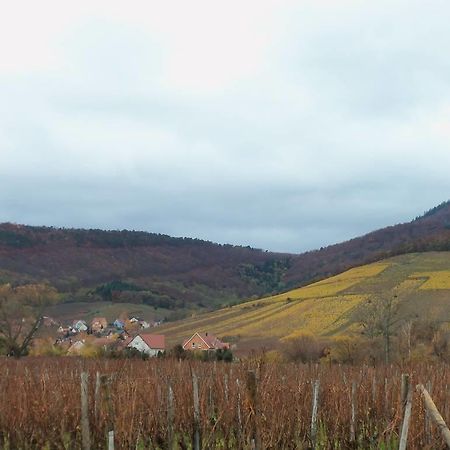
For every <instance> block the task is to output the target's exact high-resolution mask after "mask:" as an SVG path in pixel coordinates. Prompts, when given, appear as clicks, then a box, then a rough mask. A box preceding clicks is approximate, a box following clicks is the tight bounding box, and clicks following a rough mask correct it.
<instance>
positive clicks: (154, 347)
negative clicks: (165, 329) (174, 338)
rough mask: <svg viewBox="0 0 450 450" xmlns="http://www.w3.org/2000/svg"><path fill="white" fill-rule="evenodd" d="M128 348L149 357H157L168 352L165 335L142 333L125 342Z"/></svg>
mask: <svg viewBox="0 0 450 450" xmlns="http://www.w3.org/2000/svg"><path fill="white" fill-rule="evenodd" d="M125 346H126V347H127V348H134V349H136V350H138V351H140V352H142V353H145V354H147V355H149V356H157V355H158V353H160V352H161V353H163V352H164V351H165V350H166V337H165V336H164V335H163V334H147V333H140V334H137V335H136V336H134V337H132V338H129V339H127V341H125Z"/></svg>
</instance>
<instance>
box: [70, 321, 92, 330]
mask: <svg viewBox="0 0 450 450" xmlns="http://www.w3.org/2000/svg"><path fill="white" fill-rule="evenodd" d="M72 329H73V330H75V331H77V332H78V333H79V332H80V331H87V330H88V326H87V323H86V322H85V321H84V320H74V321H73V323H72Z"/></svg>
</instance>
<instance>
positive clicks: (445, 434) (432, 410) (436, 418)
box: [416, 384, 450, 448]
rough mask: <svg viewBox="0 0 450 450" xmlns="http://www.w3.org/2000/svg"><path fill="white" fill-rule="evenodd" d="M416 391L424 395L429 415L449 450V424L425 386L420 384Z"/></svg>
mask: <svg viewBox="0 0 450 450" xmlns="http://www.w3.org/2000/svg"><path fill="white" fill-rule="evenodd" d="M416 389H417V390H418V391H419V392H420V393H421V394H422V397H423V401H424V404H425V408H426V410H427V412H428V414H429V415H430V417H431V419H432V420H433V422H434V423H435V425H436V426H437V427H438V429H439V431H440V432H441V434H442V438H443V439H444V441H445V444H446V445H447V448H450V430H449V429H448V427H447V424H446V423H445V421H444V419H443V418H442V416H441V414H440V413H439V410H438V409H437V408H436V405H435V404H434V402H433V399H432V398H431V397H430V394H429V393H428V391H427V390H426V389H425V388H424V386H423V384H418V385H417V387H416Z"/></svg>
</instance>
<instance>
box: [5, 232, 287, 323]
mask: <svg viewBox="0 0 450 450" xmlns="http://www.w3.org/2000/svg"><path fill="white" fill-rule="evenodd" d="M290 259H291V255H287V254H281V253H280V254H277V253H269V252H264V251H262V250H256V249H252V248H250V247H239V246H233V245H219V244H214V243H212V242H206V241H201V240H199V239H188V238H173V237H170V236H166V235H161V234H154V233H145V232H137V231H126V230H123V231H103V230H77V229H57V228H51V227H30V226H23V225H15V224H2V225H0V283H1V282H13V283H30V282H42V281H46V282H49V283H51V284H52V285H54V286H55V287H56V288H57V289H58V290H59V291H60V292H62V293H63V296H64V301H65V302H70V303H78V304H79V303H80V302H89V303H96V302H99V301H104V302H108V303H109V302H114V303H120V304H127V303H128V304H143V305H147V306H151V307H154V308H157V309H158V310H159V311H161V310H165V311H168V312H169V313H170V312H172V313H175V315H176V314H178V313H179V312H180V311H182V312H183V311H186V310H190V309H208V308H215V307H217V306H219V305H221V304H228V303H230V302H236V301H239V300H240V299H242V298H248V297H250V296H252V295H262V294H264V293H267V292H272V291H277V290H279V289H280V288H282V287H283V286H284V285H283V281H282V278H283V276H284V274H285V273H286V271H287V269H288V267H289V265H290ZM169 315H170V314H169Z"/></svg>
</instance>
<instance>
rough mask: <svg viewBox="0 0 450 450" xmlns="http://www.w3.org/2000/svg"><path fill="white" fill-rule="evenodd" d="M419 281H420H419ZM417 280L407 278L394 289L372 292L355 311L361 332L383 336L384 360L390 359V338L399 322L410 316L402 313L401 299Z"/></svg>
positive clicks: (371, 336)
mask: <svg viewBox="0 0 450 450" xmlns="http://www.w3.org/2000/svg"><path fill="white" fill-rule="evenodd" d="M419 282H420V281H419ZM417 284H418V281H417V280H407V281H404V282H403V283H401V284H400V285H398V286H397V287H395V288H394V289H391V290H388V291H385V292H379V293H376V294H373V295H372V296H371V297H370V299H369V300H367V302H364V304H363V305H362V307H361V308H360V309H359V311H358V312H357V319H358V321H359V323H360V325H361V326H362V328H363V330H364V331H363V334H365V335H366V336H367V337H368V338H369V339H374V338H376V337H378V336H381V337H382V338H383V343H384V360H385V363H386V364H389V363H390V361H391V347H392V338H393V336H394V334H395V332H396V331H397V328H398V327H399V325H400V323H401V322H404V321H406V320H407V319H409V318H410V317H409V316H408V315H406V314H404V313H403V311H402V309H401V306H402V302H403V300H404V299H405V298H406V297H408V296H409V295H410V294H411V293H412V291H413V290H414V289H415V288H416V287H417Z"/></svg>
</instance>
